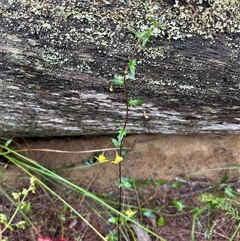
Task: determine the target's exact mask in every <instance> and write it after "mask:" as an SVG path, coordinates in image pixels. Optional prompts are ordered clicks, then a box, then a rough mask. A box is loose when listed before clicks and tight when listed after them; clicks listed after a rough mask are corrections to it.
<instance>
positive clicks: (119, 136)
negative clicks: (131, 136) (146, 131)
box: [117, 128, 127, 143]
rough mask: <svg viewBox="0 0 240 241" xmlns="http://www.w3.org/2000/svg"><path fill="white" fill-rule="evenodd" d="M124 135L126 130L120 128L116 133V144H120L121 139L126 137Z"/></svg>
mask: <svg viewBox="0 0 240 241" xmlns="http://www.w3.org/2000/svg"><path fill="white" fill-rule="evenodd" d="M126 134H127V131H126V129H124V128H120V129H119V131H118V136H117V139H118V142H120V143H121V141H122V139H123V137H124V136H126Z"/></svg>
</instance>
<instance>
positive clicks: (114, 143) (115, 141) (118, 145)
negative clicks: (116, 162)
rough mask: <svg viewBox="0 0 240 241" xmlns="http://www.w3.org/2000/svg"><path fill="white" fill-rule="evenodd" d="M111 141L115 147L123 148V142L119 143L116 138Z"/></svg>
mask: <svg viewBox="0 0 240 241" xmlns="http://www.w3.org/2000/svg"><path fill="white" fill-rule="evenodd" d="M111 141H112V143H113V145H114V146H115V147H117V148H120V146H121V141H120V142H119V141H118V140H117V139H115V138H111Z"/></svg>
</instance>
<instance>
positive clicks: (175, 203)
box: [172, 200, 184, 211]
mask: <svg viewBox="0 0 240 241" xmlns="http://www.w3.org/2000/svg"><path fill="white" fill-rule="evenodd" d="M172 204H173V205H174V206H175V207H176V208H177V210H178V211H182V210H183V208H184V205H183V203H182V202H181V201H179V200H173V201H172Z"/></svg>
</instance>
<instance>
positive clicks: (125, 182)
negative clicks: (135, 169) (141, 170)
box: [119, 177, 132, 188]
mask: <svg viewBox="0 0 240 241" xmlns="http://www.w3.org/2000/svg"><path fill="white" fill-rule="evenodd" d="M119 186H120V187H125V188H131V187H132V184H131V180H130V179H129V178H128V177H122V178H121V183H120V185H119Z"/></svg>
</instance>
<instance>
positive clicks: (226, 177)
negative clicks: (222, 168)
mask: <svg viewBox="0 0 240 241" xmlns="http://www.w3.org/2000/svg"><path fill="white" fill-rule="evenodd" d="M228 178H229V175H228V174H225V175H224V176H223V177H222V179H221V181H220V183H221V184H222V183H225V182H226V181H227V179H228Z"/></svg>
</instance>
